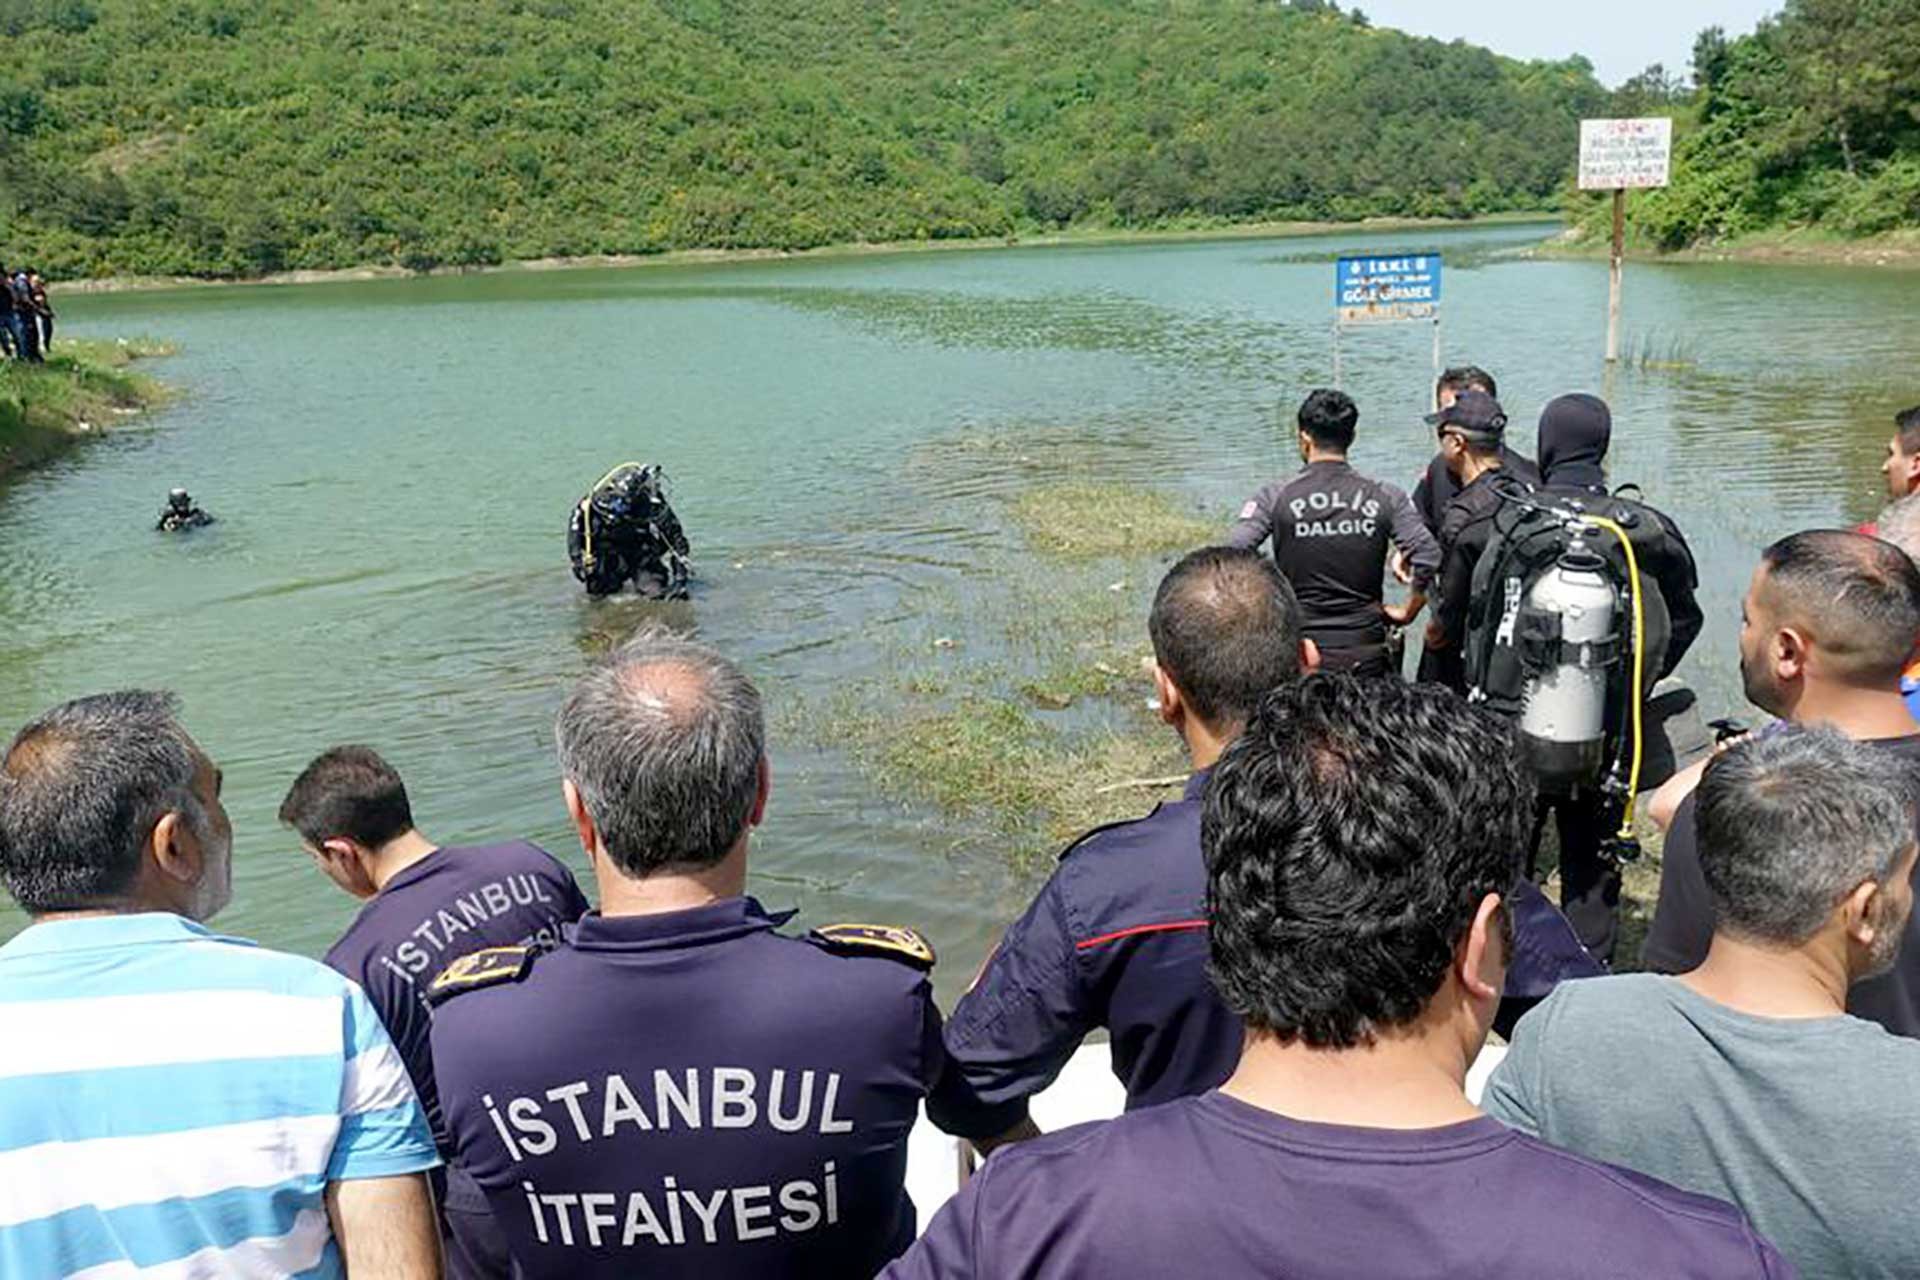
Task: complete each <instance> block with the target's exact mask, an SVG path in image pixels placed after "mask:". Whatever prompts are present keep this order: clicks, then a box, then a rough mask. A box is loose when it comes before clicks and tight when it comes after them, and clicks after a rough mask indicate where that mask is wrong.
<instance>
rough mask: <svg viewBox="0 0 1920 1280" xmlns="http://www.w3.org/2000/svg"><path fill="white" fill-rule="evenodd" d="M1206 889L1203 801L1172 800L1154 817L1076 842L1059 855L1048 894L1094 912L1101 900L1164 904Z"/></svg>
mask: <svg viewBox="0 0 1920 1280" xmlns="http://www.w3.org/2000/svg"><path fill="white" fill-rule="evenodd" d="M1205 889H1206V866H1205V863H1204V862H1203V860H1202V857H1201V853H1200V802H1199V801H1198V800H1187V799H1177V800H1169V801H1166V802H1165V803H1163V804H1160V805H1157V806H1155V807H1154V809H1153V811H1152V812H1151V813H1148V814H1145V815H1143V816H1141V817H1138V818H1129V819H1126V820H1125V821H1122V822H1113V823H1109V824H1107V825H1105V826H1101V827H1095V828H1094V829H1093V830H1091V831H1089V832H1087V833H1086V834H1085V835H1083V836H1081V837H1080V838H1079V839H1078V840H1076V841H1074V842H1073V843H1072V844H1071V845H1068V846H1067V848H1066V849H1065V850H1064V851H1063V852H1062V853H1061V855H1060V866H1059V867H1058V868H1057V869H1056V871H1055V873H1054V876H1053V879H1052V880H1050V881H1049V882H1048V889H1047V891H1051V892H1058V893H1063V894H1065V895H1067V896H1068V897H1070V898H1071V899H1073V900H1074V902H1075V904H1076V906H1078V907H1080V908H1082V909H1085V910H1095V909H1097V906H1098V904H1099V903H1100V902H1102V901H1107V900H1109V899H1114V898H1119V899H1122V900H1125V901H1127V902H1130V903H1132V902H1138V901H1142V900H1156V901H1157V900H1160V899H1164V898H1166V897H1168V896H1180V897H1181V898H1182V900H1183V901H1184V898H1185V897H1188V896H1192V893H1193V892H1195V891H1197V892H1199V893H1202V894H1204V892H1205Z"/></svg>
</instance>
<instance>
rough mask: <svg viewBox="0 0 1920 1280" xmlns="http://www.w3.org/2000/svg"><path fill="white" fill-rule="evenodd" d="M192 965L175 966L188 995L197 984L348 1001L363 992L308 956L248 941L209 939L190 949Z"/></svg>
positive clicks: (222, 937) (225, 937) (214, 936)
mask: <svg viewBox="0 0 1920 1280" xmlns="http://www.w3.org/2000/svg"><path fill="white" fill-rule="evenodd" d="M187 951H188V954H187V957H186V959H187V962H186V963H182V964H179V965H177V966H174V967H173V968H174V975H175V976H176V977H177V979H178V980H179V983H180V986H181V987H182V988H183V989H191V988H192V987H194V986H195V985H196V984H206V985H217V986H219V987H222V988H228V989H231V988H233V987H236V986H255V987H258V988H260V989H261V990H264V991H269V992H272V993H275V994H281V995H290V996H311V997H328V996H331V997H338V998H342V999H344V998H346V997H347V996H348V995H349V994H350V993H351V992H353V991H355V990H357V989H358V987H357V984H355V983H354V982H353V981H352V980H351V979H350V978H349V977H347V976H345V975H343V974H341V973H340V972H338V971H337V970H335V969H333V968H331V967H330V966H328V965H326V964H323V963H322V962H320V961H318V960H312V959H309V958H307V957H306V956H297V955H294V954H292V953H291V952H286V951H274V950H271V949H270V948H267V947H262V946H259V945H258V944H256V943H254V942H251V941H249V940H247V939H245V938H238V937H232V936H229V935H226V934H209V935H208V936H207V937H205V938H201V939H198V940H196V941H194V942H192V943H189V944H187Z"/></svg>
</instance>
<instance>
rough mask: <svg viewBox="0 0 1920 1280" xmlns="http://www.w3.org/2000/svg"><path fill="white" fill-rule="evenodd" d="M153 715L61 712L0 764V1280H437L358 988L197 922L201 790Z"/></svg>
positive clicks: (397, 1069)
mask: <svg viewBox="0 0 1920 1280" xmlns="http://www.w3.org/2000/svg"><path fill="white" fill-rule="evenodd" d="M174 705H175V704H174V700H173V698H172V696H171V695H169V694H161V693H147V692H141V691H127V692H123V693H109V694H101V695H98V696H95V697H90V698H80V699H78V700H76V701H73V702H68V703H65V704H63V705H61V706H58V707H55V708H53V709H52V710H51V711H48V712H46V713H45V714H44V715H42V716H40V717H39V718H38V719H37V720H35V721H34V722H33V723H31V724H29V725H28V726H27V727H26V728H24V729H22V730H21V731H20V732H19V733H18V734H17V735H16V736H15V737H14V739H13V742H12V743H11V744H10V745H9V746H8V747H7V750H6V754H5V756H4V758H3V759H0V879H3V880H4V881H5V882H6V886H7V891H8V893H10V894H11V895H12V896H13V899H14V901H16V902H18V903H19V904H20V907H21V908H22V909H23V910H24V911H26V913H27V914H28V915H29V916H31V917H32V918H33V923H32V924H31V925H29V926H28V927H27V928H26V930H25V931H23V932H22V933H21V934H20V935H19V936H18V937H16V938H14V939H13V940H12V941H11V942H9V943H7V944H6V945H5V946H4V947H0V1027H4V1028H5V1033H4V1034H3V1035H0V1275H3V1276H66V1275H76V1274H78V1275H86V1276H107V1275H113V1276H123V1275H124V1276H131V1275H135V1274H136V1273H137V1274H139V1275H146V1276H157V1275H162V1274H165V1275H169V1276H188V1275H194V1276H202V1275H206V1276H211V1275H262V1276H264V1275H277V1276H284V1275H301V1276H316V1277H338V1276H343V1275H346V1274H347V1273H349V1272H350V1273H351V1274H352V1275H353V1276H354V1277H355V1280H362V1278H363V1277H379V1278H380V1280H426V1278H427V1277H431V1276H437V1275H439V1273H440V1258H439V1247H438V1236H437V1233H436V1232H435V1230H434V1221H433V1204H432V1199H431V1196H430V1193H429V1191H428V1187H427V1180H426V1177H425V1176H424V1171H425V1170H427V1169H429V1168H431V1167H433V1166H435V1165H437V1164H438V1163H439V1158H438V1156H437V1155H436V1154H435V1153H434V1148H433V1138H432V1136H431V1135H430V1134H429V1133H428V1130H427V1118H426V1115H425V1113H424V1112H423V1111H422V1110H421V1108H420V1104H419V1103H418V1102H417V1101H416V1100H415V1098H414V1093H413V1086H412V1085H411V1084H409V1083H408V1080H407V1072H406V1067H405V1064H403V1063H402V1062H401V1060H400V1057H399V1055H398V1054H397V1053H395V1052H394V1048H393V1045H392V1043H391V1042H390V1041H389V1040H388V1038H387V1033H386V1031H385V1030H384V1029H383V1028H382V1027H381V1025H380V1019H379V1016H378V1015H377V1014H376V1013H375V1012H374V1009H373V1006H372V1005H371V1004H370V1003H368V1001H367V997H366V995H365V994H364V993H363V992H362V991H361V990H360V988H359V987H357V986H355V985H354V984H353V983H351V982H349V981H348V980H347V979H345V978H343V977H341V976H340V975H339V974H337V973H335V972H334V971H333V970H331V969H328V968H326V967H324V966H322V965H319V964H316V963H315V962H313V961H311V960H306V959H303V958H300V957H298V956H287V955H279V954H277V953H275V952H272V951H266V950H262V949H261V948H259V947H256V946H254V945H253V944H251V943H248V942H244V941H241V940H240V939H237V938H226V937H221V936H220V935H218V934H215V933H212V932H210V931H209V930H208V929H207V928H206V927H205V923H204V922H205V921H206V920H208V919H209V918H211V917H212V916H213V915H214V914H215V913H217V912H218V911H219V910H220V909H221V908H222V907H224V906H226V904H227V899H228V898H229V897H230V896H231V890H232V883H233V880H232V856H233V841H232V837H233V829H232V827H231V826H229V825H228V822H227V813H226V810H225V809H224V808H223V807H222V806H221V803H220V782H221V777H220V770H219V769H217V768H215V767H214V764H213V761H211V760H209V759H208V758H207V755H206V753H205V752H204V751H202V750H201V749H200V747H199V746H198V744H196V743H195V742H194V740H193V739H192V738H191V737H190V736H188V734H187V731H186V730H185V729H184V728H182V727H181V725H180V723H179V721H178V720H177V719H176V718H175V715H174Z"/></svg>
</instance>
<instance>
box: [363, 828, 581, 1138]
mask: <svg viewBox="0 0 1920 1280" xmlns="http://www.w3.org/2000/svg"><path fill="white" fill-rule="evenodd" d="M589 908H590V904H589V903H588V902H587V900H586V897H585V896H584V895H583V894H581V892H580V886H579V885H577V884H575V883H574V880H573V873H572V872H570V871H568V870H567V869H566V867H565V866H563V865H562V864H561V863H560V860H559V859H557V858H555V857H554V856H553V855H552V854H550V853H548V852H547V851H546V850H545V849H542V848H541V847H540V846H539V845H537V844H533V843H531V842H530V841H526V840H509V841H507V842H505V843H504V844H477V845H464V846H454V847H450V848H445V849H436V850H434V851H433V852H432V853H430V854H428V855H427V856H426V857H424V858H422V859H421V860H420V861H418V862H416V863H414V864H413V865H412V866H410V867H408V868H407V869H406V870H404V871H402V872H401V873H400V874H399V875H397V876H395V877H393V879H391V880H389V881H387V883H386V887H385V888H383V889H381V890H380V892H379V893H378V894H377V895H376V896H375V897H374V898H373V899H372V900H371V901H369V902H368V903H367V905H366V906H364V907H362V908H360V914H359V915H358V916H356V917H354V921H353V924H351V925H350V926H348V928H347V931H346V932H345V933H344V934H342V935H341V936H340V940H339V941H338V942H336V943H334V944H333V946H332V948H330V949H329V950H328V952H327V955H326V962H327V965H328V966H329V967H330V968H333V969H336V970H338V971H339V972H341V973H344V974H345V975H346V976H347V977H349V978H352V979H353V980H354V981H355V982H357V983H359V984H360V986H361V989H362V990H364V991H365V992H366V993H367V998H368V999H369V1000H372V1001H373V1007H374V1009H375V1010H376V1011H377V1012H378V1013H379V1014H380V1020H381V1021H382V1022H384V1023H385V1024H386V1026H387V1034H388V1035H389V1036H391V1037H392V1038H393V1043H394V1046H395V1047H396V1048H397V1049H399V1050H400V1056H401V1058H402V1059H403V1060H405V1062H406V1064H407V1074H408V1075H409V1076H411V1077H412V1078H413V1087H414V1091H415V1092H417V1093H418V1094H419V1095H420V1103H421V1105H422V1106H424V1107H425V1108H426V1110H427V1120H428V1121H429V1123H431V1124H432V1125H433V1134H434V1139H435V1141H437V1142H439V1143H440V1147H441V1150H442V1151H443V1152H444V1151H445V1150H446V1149H447V1139H446V1130H445V1127H444V1125H443V1124H442V1122H441V1118H440V1099H439V1095H438V1093H437V1092H436V1090H435V1089H434V1083H433V1049H432V1046H431V1044H430V1043H429V1042H428V1038H427V1032H428V1029H429V1014H428V1010H427V1001H426V990H427V984H429V983H430V982H432V981H433V979H434V976H435V975H436V974H438V973H439V972H440V971H441V970H442V969H444V968H446V967H447V966H448V965H450V964H452V963H453V962H454V961H455V960H458V959H459V958H460V957H461V956H464V955H468V954H470V953H471V952H475V951H479V950H482V949H484V948H486V947H509V946H516V945H519V944H521V943H525V942H531V941H539V942H544V943H547V944H549V945H551V944H555V943H558V942H559V941H560V926H561V925H563V924H572V923H573V922H574V921H575V920H578V919H579V918H580V917H581V916H583V915H585V914H586V913H587V911H588V910H589Z"/></svg>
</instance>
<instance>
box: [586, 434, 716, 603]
mask: <svg viewBox="0 0 1920 1280" xmlns="http://www.w3.org/2000/svg"><path fill="white" fill-rule="evenodd" d="M666 487H667V477H666V473H664V472H663V471H661V470H660V468H659V467H657V466H652V465H648V466H642V465H641V464H639V463H637V462H623V463H621V464H620V465H619V466H617V467H615V468H614V469H613V470H611V471H609V472H607V474H606V475H604V476H602V477H601V478H600V482H599V483H598V484H596V485H594V486H593V488H591V489H589V490H588V491H587V493H586V496H585V497H583V498H581V499H580V501H579V502H577V503H575V504H574V507H573V515H572V518H571V519H569V520H568V522H567V557H568V559H570V560H572V561H573V576H574V577H576V578H578V579H579V580H580V581H581V583H582V584H584V585H585V587H586V588H587V594H588V595H590V596H608V595H613V594H614V593H615V592H618V591H619V590H621V589H622V588H623V587H625V586H626V585H627V583H628V582H632V583H633V586H634V590H635V591H637V592H639V593H640V594H641V595H643V596H646V597H648V598H649V599H653V600H684V599H686V597H687V580H688V579H689V578H690V577H692V575H693V566H692V564H690V563H689V562H688V559H687V557H688V555H689V553H690V551H691V548H690V547H689V546H688V544H687V535H686V533H685V532H684V531H683V530H682V529H681V528H680V518H679V517H678V516H676V515H674V514H673V508H672V507H671V506H669V505H668V504H667V492H666Z"/></svg>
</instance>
